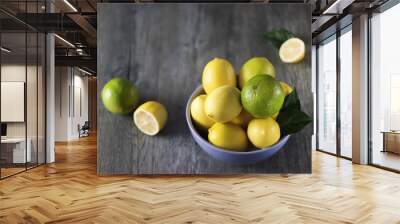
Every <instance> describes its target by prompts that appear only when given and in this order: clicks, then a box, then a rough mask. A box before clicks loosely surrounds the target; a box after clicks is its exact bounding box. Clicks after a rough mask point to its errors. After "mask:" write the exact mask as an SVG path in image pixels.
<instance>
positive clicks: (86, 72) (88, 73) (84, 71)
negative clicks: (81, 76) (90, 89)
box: [78, 67, 93, 76]
mask: <svg viewBox="0 0 400 224" xmlns="http://www.w3.org/2000/svg"><path fill="white" fill-rule="evenodd" d="M78 70H79V71H81V72H83V73H85V74H87V75H90V76H91V75H93V74H92V73H90V72H88V71H86V70H83V69H81V68H79V67H78Z"/></svg>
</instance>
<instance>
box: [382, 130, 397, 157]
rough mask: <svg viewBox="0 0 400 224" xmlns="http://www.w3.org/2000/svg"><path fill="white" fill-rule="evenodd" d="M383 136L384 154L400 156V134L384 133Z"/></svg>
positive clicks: (394, 132)
mask: <svg viewBox="0 0 400 224" xmlns="http://www.w3.org/2000/svg"><path fill="white" fill-rule="evenodd" d="M382 134H383V150H382V152H392V153H397V154H400V132H399V131H382Z"/></svg>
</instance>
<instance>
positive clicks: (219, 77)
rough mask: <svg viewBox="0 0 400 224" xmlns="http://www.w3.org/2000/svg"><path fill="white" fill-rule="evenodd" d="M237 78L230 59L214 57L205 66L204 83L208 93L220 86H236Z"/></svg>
mask: <svg viewBox="0 0 400 224" xmlns="http://www.w3.org/2000/svg"><path fill="white" fill-rule="evenodd" d="M236 79H237V77H236V75H235V70H234V69H233V66H232V65H231V63H229V61H227V60H225V59H223V58H214V59H213V60H211V61H210V62H208V63H207V65H206V66H205V67H204V70H203V77H202V84H203V88H204V90H205V91H206V93H207V94H209V93H211V91H213V90H214V89H216V88H218V87H220V86H224V85H231V86H236V82H237V81H236Z"/></svg>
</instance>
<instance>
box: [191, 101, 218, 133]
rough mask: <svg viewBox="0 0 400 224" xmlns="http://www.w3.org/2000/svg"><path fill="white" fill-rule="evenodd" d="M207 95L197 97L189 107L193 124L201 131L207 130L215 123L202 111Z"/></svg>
mask: <svg viewBox="0 0 400 224" xmlns="http://www.w3.org/2000/svg"><path fill="white" fill-rule="evenodd" d="M206 98H207V95H205V94H202V95H199V96H197V97H196V98H195V99H194V100H193V101H192V104H191V105H190V115H192V118H193V120H194V123H195V124H196V125H197V126H199V127H200V128H202V129H205V130H207V129H209V128H210V127H211V126H212V125H213V124H214V123H215V122H214V121H213V120H212V119H211V118H209V117H208V116H207V115H206V113H205V111H204V104H205V101H206Z"/></svg>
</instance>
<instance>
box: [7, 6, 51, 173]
mask: <svg viewBox="0 0 400 224" xmlns="http://www.w3.org/2000/svg"><path fill="white" fill-rule="evenodd" d="M39 2H41V1H34V2H29V3H28V6H27V5H25V4H26V3H27V2H26V1H23V2H22V1H21V2H19V3H18V6H19V8H20V9H21V10H23V11H25V12H29V13H36V12H39V11H40V10H42V9H41V8H40V9H39V5H38V4H39ZM2 4H3V2H2V3H1V4H0V6H1V5H2ZM41 5H43V2H41ZM0 20H2V21H3V20H7V21H8V23H7V24H6V23H3V22H2V21H0V46H1V57H0V66H1V69H0V71H1V73H0V82H1V85H0V90H1V91H0V92H1V97H0V102H1V105H0V111H1V115H0V118H1V119H0V120H1V133H2V135H1V144H0V178H1V179H2V178H5V177H8V176H11V175H14V174H16V173H19V172H22V171H25V170H27V169H29V168H33V167H36V166H38V165H40V164H43V163H45V92H46V91H45V80H46V79H45V60H46V52H45V44H46V39H45V35H44V34H43V33H40V32H39V31H38V30H35V29H34V28H32V27H30V26H28V25H27V24H24V23H22V22H20V21H17V20H15V18H13V17H12V16H9V15H6V14H4V13H1V12H0ZM4 24H6V25H4Z"/></svg>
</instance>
